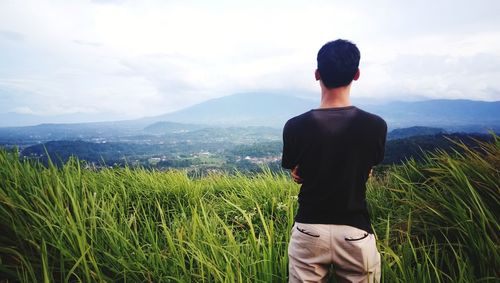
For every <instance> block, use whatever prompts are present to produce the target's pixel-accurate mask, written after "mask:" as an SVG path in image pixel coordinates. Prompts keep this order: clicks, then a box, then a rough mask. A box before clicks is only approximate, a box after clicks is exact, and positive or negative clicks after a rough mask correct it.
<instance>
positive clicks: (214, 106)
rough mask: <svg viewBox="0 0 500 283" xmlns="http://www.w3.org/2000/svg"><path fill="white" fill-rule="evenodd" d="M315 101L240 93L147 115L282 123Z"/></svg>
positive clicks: (175, 119)
mask: <svg viewBox="0 0 500 283" xmlns="http://www.w3.org/2000/svg"><path fill="white" fill-rule="evenodd" d="M317 105H318V102H315V101H314V100H308V99H304V98H298V97H293V96H286V95H279V94H272V93H262V92H257V93H243V94H235V95H231V96H225V97H221V98H216V99H212V100H209V101H206V102H202V103H200V104H196V105H194V106H191V107H188V108H185V109H182V110H180V111H176V112H172V113H168V114H165V115H161V116H156V117H151V118H150V119H152V120H156V121H170V122H177V123H191V124H208V125H222V126H269V127H283V125H284V123H285V122H286V120H288V119H289V118H291V117H293V116H296V115H298V114H301V113H303V112H305V111H307V110H310V109H312V108H315V107H316V106H317Z"/></svg>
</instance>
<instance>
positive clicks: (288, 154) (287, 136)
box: [281, 121, 298, 170]
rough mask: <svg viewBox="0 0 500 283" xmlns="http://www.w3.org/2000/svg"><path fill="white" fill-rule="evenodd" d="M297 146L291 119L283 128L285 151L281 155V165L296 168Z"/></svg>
mask: <svg viewBox="0 0 500 283" xmlns="http://www.w3.org/2000/svg"><path fill="white" fill-rule="evenodd" d="M297 163H298V162H297V148H296V141H295V137H294V136H293V135H292V129H291V126H290V121H288V122H287V123H286V124H285V127H284V128H283V153H282V155H281V167H283V168H285V169H290V170H294V168H295V167H296V166H297V165H298V164H297Z"/></svg>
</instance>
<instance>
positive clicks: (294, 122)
mask: <svg viewBox="0 0 500 283" xmlns="http://www.w3.org/2000/svg"><path fill="white" fill-rule="evenodd" d="M310 116H311V111H307V112H304V113H302V114H300V115H297V116H295V117H292V118H290V119H289V120H288V121H286V123H285V129H287V128H292V127H299V126H300V125H301V124H302V123H304V122H305V121H307V120H308V119H309V117H310Z"/></svg>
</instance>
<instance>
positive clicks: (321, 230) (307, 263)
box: [288, 223, 380, 282]
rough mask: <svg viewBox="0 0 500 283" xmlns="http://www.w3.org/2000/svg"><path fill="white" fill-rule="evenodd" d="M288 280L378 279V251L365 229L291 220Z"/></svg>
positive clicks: (373, 238)
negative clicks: (330, 277)
mask: <svg viewBox="0 0 500 283" xmlns="http://www.w3.org/2000/svg"><path fill="white" fill-rule="evenodd" d="M288 258H289V272H290V274H289V276H290V277H289V282H326V280H327V278H328V270H329V268H330V265H332V264H333V267H334V269H335V277H336V279H337V282H379V281H380V254H379V252H378V251H377V247H376V245H375V237H374V235H373V234H368V233H367V232H366V231H364V230H361V229H358V228H355V227H351V226H346V225H330V224H304V223H295V224H294V226H293V228H292V235H291V238H290V243H289V245H288Z"/></svg>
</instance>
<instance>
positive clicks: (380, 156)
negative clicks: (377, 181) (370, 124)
mask: <svg viewBox="0 0 500 283" xmlns="http://www.w3.org/2000/svg"><path fill="white" fill-rule="evenodd" d="M381 121H382V122H381V127H380V133H379V135H378V138H377V141H376V148H375V164H374V165H377V164H379V163H380V162H382V161H383V160H384V154H385V141H386V138H387V123H386V122H385V121H384V120H381Z"/></svg>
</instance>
